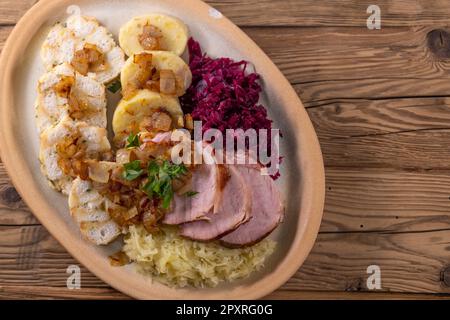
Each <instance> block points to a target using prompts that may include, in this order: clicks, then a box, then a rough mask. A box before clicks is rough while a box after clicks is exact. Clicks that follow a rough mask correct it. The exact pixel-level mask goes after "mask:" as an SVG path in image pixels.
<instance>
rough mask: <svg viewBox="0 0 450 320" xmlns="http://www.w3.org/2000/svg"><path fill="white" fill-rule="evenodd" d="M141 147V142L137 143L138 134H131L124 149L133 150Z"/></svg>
mask: <svg viewBox="0 0 450 320" xmlns="http://www.w3.org/2000/svg"><path fill="white" fill-rule="evenodd" d="M140 145H141V142H140V141H139V133H137V134H133V133H130V135H129V136H128V138H127V145H126V146H125V147H126V148H134V147H139V146H140Z"/></svg>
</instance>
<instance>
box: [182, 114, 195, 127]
mask: <svg viewBox="0 0 450 320" xmlns="http://www.w3.org/2000/svg"><path fill="white" fill-rule="evenodd" d="M184 127H185V128H186V129H188V130H194V119H192V115H191V114H190V113H187V114H185V115H184Z"/></svg>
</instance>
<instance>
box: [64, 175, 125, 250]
mask: <svg viewBox="0 0 450 320" xmlns="http://www.w3.org/2000/svg"><path fill="white" fill-rule="evenodd" d="M108 201H109V200H108V198H106V197H105V196H103V195H101V194H100V193H99V192H98V191H97V190H96V189H95V188H94V186H93V183H92V182H91V181H89V180H82V179H80V178H76V179H75V180H74V181H73V184H72V187H71V189H70V193H69V209H70V214H71V215H72V218H73V219H74V220H75V221H76V222H77V224H78V226H79V228H80V231H81V234H82V235H83V237H84V238H85V239H87V240H89V241H90V242H92V243H94V244H96V245H106V244H108V243H110V242H112V241H114V240H115V239H116V238H117V237H118V236H119V235H120V234H121V228H120V227H119V225H118V224H117V223H116V222H115V221H114V220H113V219H111V217H110V215H109V213H108V212H107V208H108Z"/></svg>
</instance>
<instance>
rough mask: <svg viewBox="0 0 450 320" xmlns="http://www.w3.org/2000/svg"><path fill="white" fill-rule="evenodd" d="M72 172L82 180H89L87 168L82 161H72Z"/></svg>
mask: <svg viewBox="0 0 450 320" xmlns="http://www.w3.org/2000/svg"><path fill="white" fill-rule="evenodd" d="M72 170H73V173H74V175H76V176H78V177H80V179H82V180H87V179H89V167H88V165H87V163H86V162H84V161H83V160H79V159H75V160H73V161H72Z"/></svg>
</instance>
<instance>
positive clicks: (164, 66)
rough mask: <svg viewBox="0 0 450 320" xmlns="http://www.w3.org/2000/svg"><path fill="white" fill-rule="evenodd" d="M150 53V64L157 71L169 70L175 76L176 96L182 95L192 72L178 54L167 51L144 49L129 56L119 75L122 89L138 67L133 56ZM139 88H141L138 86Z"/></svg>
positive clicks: (187, 86)
mask: <svg viewBox="0 0 450 320" xmlns="http://www.w3.org/2000/svg"><path fill="white" fill-rule="evenodd" d="M143 54H151V64H152V67H154V68H155V69H156V70H157V71H161V70H170V71H172V72H173V75H174V76H175V82H176V92H175V94H176V95H177V96H182V95H183V94H184V93H185V92H186V90H187V89H188V88H189V86H190V85H191V82H192V73H191V70H190V69H189V66H188V65H187V64H186V62H184V60H183V59H181V58H180V57H179V56H177V55H175V54H173V53H171V52H167V51H145V52H141V53H138V54H136V55H133V56H131V57H130V58H128V60H127V61H126V62H125V65H124V67H123V68H122V73H121V75H120V82H121V83H122V87H123V89H124V91H126V89H127V88H128V86H129V85H130V84H131V83H133V81H134V80H135V79H136V75H137V74H138V73H139V72H140V67H139V65H138V64H136V63H135V56H138V55H143ZM139 89H141V88H139Z"/></svg>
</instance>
